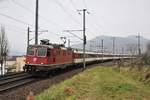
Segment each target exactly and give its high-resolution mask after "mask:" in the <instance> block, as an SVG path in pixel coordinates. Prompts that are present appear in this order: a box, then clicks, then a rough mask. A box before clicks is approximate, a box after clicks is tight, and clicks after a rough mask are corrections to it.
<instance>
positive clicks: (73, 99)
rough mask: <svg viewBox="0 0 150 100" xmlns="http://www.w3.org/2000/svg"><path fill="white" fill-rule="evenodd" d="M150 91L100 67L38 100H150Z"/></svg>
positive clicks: (119, 74) (148, 88) (41, 96)
mask: <svg viewBox="0 0 150 100" xmlns="http://www.w3.org/2000/svg"><path fill="white" fill-rule="evenodd" d="M149 94H150V87H149V86H146V85H143V84H142V83H141V82H139V81H136V80H134V79H133V78H131V77H130V76H127V75H124V74H122V73H120V72H119V71H117V70H116V69H114V68H112V67H96V68H92V69H88V70H86V71H84V72H83V73H80V74H78V75H76V76H74V77H73V78H72V79H69V80H66V81H64V82H62V83H61V84H58V85H55V86H52V87H50V88H49V89H48V90H46V91H45V92H44V93H41V94H40V95H39V96H37V97H36V100H149V99H150V95H149Z"/></svg>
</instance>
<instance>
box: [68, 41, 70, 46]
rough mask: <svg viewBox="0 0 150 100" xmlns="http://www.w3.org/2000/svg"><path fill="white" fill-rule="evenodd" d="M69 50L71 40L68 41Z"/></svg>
mask: <svg viewBox="0 0 150 100" xmlns="http://www.w3.org/2000/svg"><path fill="white" fill-rule="evenodd" d="M68 48H70V39H68Z"/></svg>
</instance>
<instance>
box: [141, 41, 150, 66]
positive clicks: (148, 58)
mask: <svg viewBox="0 0 150 100" xmlns="http://www.w3.org/2000/svg"><path fill="white" fill-rule="evenodd" d="M142 58H143V61H144V63H145V64H150V43H148V45H147V50H146V52H145V53H144V54H143V57H142Z"/></svg>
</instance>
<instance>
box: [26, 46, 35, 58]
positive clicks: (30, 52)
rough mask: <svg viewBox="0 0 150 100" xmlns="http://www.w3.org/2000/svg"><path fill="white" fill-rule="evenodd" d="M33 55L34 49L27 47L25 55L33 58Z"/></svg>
mask: <svg viewBox="0 0 150 100" xmlns="http://www.w3.org/2000/svg"><path fill="white" fill-rule="evenodd" d="M34 54H35V48H33V47H28V50H27V55H31V56H33V55H34Z"/></svg>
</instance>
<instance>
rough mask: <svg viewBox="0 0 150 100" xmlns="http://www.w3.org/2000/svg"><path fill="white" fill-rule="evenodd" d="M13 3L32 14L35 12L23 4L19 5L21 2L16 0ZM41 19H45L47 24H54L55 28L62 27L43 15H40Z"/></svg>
mask: <svg viewBox="0 0 150 100" xmlns="http://www.w3.org/2000/svg"><path fill="white" fill-rule="evenodd" d="M12 1H13V3H14V4H16V5H18V6H20V7H21V8H23V9H25V10H27V11H28V12H30V13H31V14H33V13H34V11H33V10H31V9H30V8H28V7H26V6H24V5H23V4H21V3H19V2H16V1H15V0H12ZM39 17H40V18H41V19H43V20H44V21H45V22H49V24H53V25H54V26H60V25H58V24H57V23H55V22H53V21H51V20H49V19H47V18H45V17H44V16H42V15H40V14H39Z"/></svg>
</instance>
